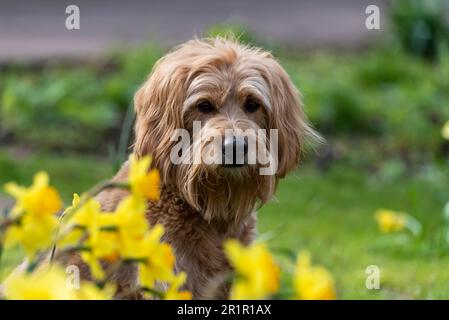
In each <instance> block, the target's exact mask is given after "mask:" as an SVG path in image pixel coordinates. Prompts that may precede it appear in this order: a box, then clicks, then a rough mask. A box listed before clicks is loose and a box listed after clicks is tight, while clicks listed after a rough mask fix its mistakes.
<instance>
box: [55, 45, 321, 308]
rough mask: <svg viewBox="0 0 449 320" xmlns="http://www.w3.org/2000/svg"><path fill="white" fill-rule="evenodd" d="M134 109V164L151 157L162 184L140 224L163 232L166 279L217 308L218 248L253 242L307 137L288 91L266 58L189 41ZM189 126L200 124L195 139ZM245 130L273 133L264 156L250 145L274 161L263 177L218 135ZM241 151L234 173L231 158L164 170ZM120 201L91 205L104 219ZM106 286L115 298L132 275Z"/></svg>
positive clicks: (296, 100) (115, 193)
mask: <svg viewBox="0 0 449 320" xmlns="http://www.w3.org/2000/svg"><path fill="white" fill-rule="evenodd" d="M134 105H135V110H136V113H137V120H136V125H135V143H134V150H133V151H134V153H135V154H136V155H137V157H141V156H143V155H147V154H150V155H152V157H153V162H152V165H153V166H154V167H155V168H157V169H158V170H159V171H160V173H161V178H162V188H161V198H160V200H159V201H158V202H157V203H149V205H148V212H147V217H148V220H149V222H150V223H151V224H156V223H161V224H162V225H164V227H165V234H164V236H163V240H164V241H166V242H168V243H169V244H170V245H171V246H172V247H173V250H174V253H175V256H176V266H175V269H176V271H185V272H186V273H187V282H186V284H185V289H187V290H190V291H191V292H192V293H193V298H195V299H200V298H226V297H227V293H228V292H227V285H226V283H225V282H226V281H224V279H226V275H227V273H228V272H229V270H230V266H229V265H228V263H227V261H226V258H225V256H224V253H223V249H222V243H223V241H224V240H226V239H229V238H236V239H238V240H240V241H241V242H242V243H244V244H249V243H250V242H251V241H252V240H253V239H254V236H255V234H256V212H255V210H256V208H257V207H258V206H261V205H263V204H264V203H266V202H267V201H268V200H270V199H271V198H272V197H273V195H274V192H275V190H276V186H277V184H278V180H279V179H280V178H282V177H284V176H285V175H286V174H287V173H288V172H289V171H291V170H292V169H294V168H295V166H296V165H297V164H298V162H299V160H300V155H301V152H302V150H303V146H304V141H305V140H306V139H307V138H309V137H312V138H313V137H316V135H315V133H314V131H313V130H312V129H311V127H310V126H309V125H308V122H307V120H306V117H305V115H304V113H303V110H302V105H301V100H300V97H299V94H298V91H297V90H296V89H295V87H294V85H293V84H292V82H291V80H290V79H289V77H288V75H287V73H286V72H285V71H284V69H283V68H282V67H281V66H280V65H279V63H278V62H277V61H276V60H275V59H274V58H273V56H272V55H271V54H270V53H268V52H265V51H263V50H261V49H258V48H252V47H249V46H245V45H241V44H239V43H238V42H236V41H235V40H229V39H222V38H217V39H209V40H192V41H188V42H186V43H184V44H182V45H180V46H178V47H176V48H175V49H174V50H172V51H171V52H169V53H168V54H166V55H165V56H164V57H162V58H161V59H160V60H159V61H158V62H157V63H156V65H155V66H154V69H153V71H152V73H151V74H150V76H149V77H148V79H147V80H146V82H145V83H144V84H143V85H142V87H141V88H140V89H139V90H138V91H137V93H136V94H135V97H134ZM195 122H199V123H201V126H200V128H199V132H197V133H195V132H194V131H195V130H194V123H195ZM179 129H183V130H185V131H186V132H188V133H189V134H190V136H192V141H190V144H188V146H187V148H186V149H181V150H178V149H176V145H177V144H178V141H177V140H176V139H173V134H174V132H175V131H176V130H179ZM247 129H253V130H258V129H264V130H270V129H274V130H275V131H276V132H277V136H276V142H277V144H274V147H275V148H276V150H269V149H270V148H271V149H273V143H272V142H273V141H270V140H271V136H265V137H259V136H258V137H257V139H259V140H260V141H262V143H261V144H260V143H259V147H260V146H261V145H262V149H264V150H263V151H270V152H272V151H275V155H276V158H277V159H275V160H276V163H275V168H276V170H275V171H274V172H272V173H271V174H261V173H260V168H261V164H260V162H259V161H256V162H255V163H249V161H247V155H246V153H248V150H247V146H246V144H247V140H245V139H243V140H239V139H238V138H239V136H238V134H234V136H233V137H231V140H229V135H226V134H225V132H227V130H233V132H242V131H248V130H247ZM238 130H240V131H238ZM214 135H219V136H221V137H222V138H223V139H222V140H221V141H222V142H221V144H220V143H219V144H217V143H215V144H214V145H213V146H212V148H209V149H208V148H198V149H196V148H195V147H197V146H202V147H206V146H208V145H209V144H210V143H211V138H212V137H213V136H214ZM253 136H254V135H253ZM247 138H248V137H246V139H247ZM229 141H230V142H229ZM239 141H240V142H239ZM260 141H259V142H260ZM242 144H243V145H245V146H244V148H243V154H244V157H243V161H242V162H241V163H236V160H237V159H236V158H237V157H236V156H233V157H232V159H231V161H230V163H224V164H216V163H212V164H205V163H204V162H201V161H199V162H195V161H183V162H181V163H177V164H175V163H173V150H177V152H175V153H176V154H178V155H179V156H180V157H181V158H182V159H184V158H183V157H186V154H189V153H190V154H191V153H192V152H193V153H195V152H196V153H199V152H206V151H205V150H209V151H210V150H211V149H212V151H214V152H215V154H221V153H224V151H225V150H226V148H227V147H228V146H229V145H230V146H231V149H233V150H234V151H236V150H235V149H237V147H238V146H239V145H242ZM196 150H200V151H196ZM127 175H128V164H127V163H125V164H124V165H123V167H122V168H121V169H120V171H119V172H118V173H117V175H116V176H115V177H114V178H113V180H114V181H124V180H126V178H127ZM126 195H127V194H126V191H124V190H118V189H112V190H107V191H104V192H102V193H101V194H100V195H99V196H98V200H99V201H100V203H101V205H102V208H103V210H107V211H112V210H114V209H115V207H116V206H117V204H118V203H119V202H120V201H121V199H123V198H124V197H125V196H126ZM63 260H64V261H63V262H64V263H66V264H76V265H79V266H80V267H81V270H82V273H84V275H85V276H88V268H87V267H86V266H84V265H83V263H82V262H81V260H80V259H79V257H78V256H76V255H74V256H70V257H65V258H64V259H63ZM115 277H117V280H118V282H119V284H120V289H122V291H126V290H127V289H130V288H131V289H132V288H133V287H135V285H136V270H135V269H133V268H131V267H124V268H122V269H121V270H118V272H117V273H116V274H115ZM161 289H164V286H163V284H161ZM132 297H136V296H132ZM137 297H138V296H137Z"/></svg>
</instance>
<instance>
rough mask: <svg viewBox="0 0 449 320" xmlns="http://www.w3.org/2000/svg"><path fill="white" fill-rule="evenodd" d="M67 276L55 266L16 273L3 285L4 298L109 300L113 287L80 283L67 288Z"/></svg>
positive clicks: (61, 269) (60, 268)
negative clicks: (101, 287)
mask: <svg viewBox="0 0 449 320" xmlns="http://www.w3.org/2000/svg"><path fill="white" fill-rule="evenodd" d="M66 279H67V275H66V273H65V272H64V270H63V268H62V267H60V266H57V265H54V266H52V267H51V268H46V269H43V270H38V271H36V272H34V273H17V274H15V275H13V276H11V277H10V278H8V280H7V281H6V283H5V298H6V299H9V300H80V299H81V300H105V299H111V298H112V296H113V294H114V287H113V286H111V285H106V286H105V288H104V289H98V288H97V287H96V286H95V285H94V284H92V283H87V282H82V283H81V284H80V287H79V288H78V289H77V288H75V287H73V288H72V287H69V286H68V285H67V281H66Z"/></svg>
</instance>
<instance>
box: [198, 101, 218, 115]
mask: <svg viewBox="0 0 449 320" xmlns="http://www.w3.org/2000/svg"><path fill="white" fill-rule="evenodd" d="M198 110H199V111H200V112H202V113H211V112H213V111H214V110H215V108H214V106H213V105H212V104H211V103H210V102H209V101H203V102H200V103H199V104H198Z"/></svg>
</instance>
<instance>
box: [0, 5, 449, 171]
mask: <svg viewBox="0 0 449 320" xmlns="http://www.w3.org/2000/svg"><path fill="white" fill-rule="evenodd" d="M401 3H403V2H401ZM229 34H235V35H236V37H237V38H239V39H240V41H242V42H244V43H252V44H259V45H262V46H264V47H265V48H266V47H267V46H268V47H270V44H267V43H266V42H265V44H263V43H262V41H261V40H260V39H259V38H258V37H257V36H256V35H254V34H253V33H251V32H250V31H248V29H247V28H246V27H245V26H244V25H242V24H236V25H233V26H231V27H229V26H227V25H215V26H212V27H211V28H210V30H209V31H208V32H207V35H209V36H216V35H222V36H226V35H229ZM448 48H449V47H447V46H446V47H445V46H440V48H439V53H440V54H439V55H438V57H437V58H436V59H435V60H434V61H432V62H429V61H427V60H426V59H421V58H420V57H419V56H414V55H409V54H408V53H407V52H406V51H404V50H402V49H400V48H397V47H395V46H390V45H388V44H387V45H385V46H383V47H381V48H376V49H374V50H371V51H367V52H361V53H357V54H350V53H347V54H339V55H335V54H331V53H316V54H314V55H303V56H301V55H298V54H296V55H292V52H291V51H288V50H286V49H285V48H280V47H275V46H273V47H272V51H273V52H274V55H275V56H276V57H277V58H279V59H280V61H281V64H282V65H283V66H285V68H286V69H287V71H288V73H289V74H290V76H291V78H292V79H293V81H294V83H295V84H296V85H297V86H298V88H300V91H301V93H302V95H303V100H304V104H305V108H306V113H307V114H308V116H309V117H310V119H311V121H312V123H313V124H314V125H315V126H316V127H317V129H318V131H320V132H321V133H322V134H323V135H324V136H325V137H326V138H327V140H328V142H329V143H330V145H331V148H333V149H335V150H331V151H330V152H329V154H330V155H331V158H335V157H336V158H345V157H350V161H352V162H353V163H359V164H363V163H364V164H366V163H368V164H369V165H371V164H373V163H374V164H376V163H380V162H382V160H385V159H390V158H394V159H397V160H398V161H403V162H405V163H406V164H410V163H422V162H428V161H429V160H430V161H434V160H439V159H443V158H445V157H447V156H448V150H449V146H448V145H447V142H444V141H443V140H442V139H441V137H440V129H441V126H442V125H443V123H444V122H445V121H446V120H447V119H449V105H448V104H449V49H448ZM163 53H164V50H163V49H162V48H161V47H160V46H157V45H149V46H147V47H144V48H140V49H135V50H132V51H128V52H116V53H113V54H111V56H110V57H109V58H108V59H106V61H105V62H104V63H103V64H101V65H98V64H85V65H82V66H73V65H44V66H42V67H39V68H34V69H32V68H26V67H15V66H13V67H9V68H7V69H6V70H5V71H4V72H3V75H2V78H1V80H0V102H1V105H0V139H1V137H2V135H3V137H9V139H12V140H13V141H14V142H18V143H21V144H23V143H25V144H27V145H30V146H33V147H36V148H47V149H72V150H73V149H75V150H79V149H90V150H95V151H101V150H103V151H106V150H109V153H110V155H111V156H112V157H113V158H114V159H113V160H114V162H116V163H120V162H121V158H123V154H124V153H125V152H126V148H124V147H123V146H124V145H126V144H127V142H128V141H127V140H129V135H128V133H129V131H130V128H131V124H132V117H130V116H129V113H128V116H125V115H126V111H127V110H129V107H130V105H132V97H133V94H134V92H135V91H136V90H137V88H138V86H139V85H140V84H141V83H142V82H143V81H144V79H145V77H146V76H147V74H148V73H149V71H150V70H151V68H152V66H153V65H154V63H155V62H156V61H157V59H158V58H159V57H160V56H162V54H163ZM124 119H125V120H124ZM124 123H125V125H124ZM122 126H123V127H124V128H125V131H126V132H125V133H124V132H123V130H122V132H121V134H120V128H122ZM119 136H120V138H119ZM118 140H120V141H121V142H120V146H119V148H118V150H116V148H115V147H113V148H111V144H112V145H114V146H115V145H116V143H117V141H118ZM0 141H1V140H0ZM108 141H110V144H109V145H108V143H105V142H108ZM335 141H339V143H335ZM356 141H357V143H356V144H354V142H356ZM355 145H357V148H354V146H355ZM124 150H125V152H124ZM376 166H378V165H377V164H376ZM378 169H380V170H382V168H378Z"/></svg>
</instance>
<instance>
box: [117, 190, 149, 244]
mask: <svg viewBox="0 0 449 320" xmlns="http://www.w3.org/2000/svg"><path fill="white" fill-rule="evenodd" d="M145 211H146V203H145V200H144V199H142V198H139V197H136V196H134V195H131V196H128V197H126V198H125V199H123V200H122V202H120V204H119V205H118V207H117V209H116V211H115V213H114V214H115V219H116V224H117V226H118V228H119V232H120V234H121V236H122V237H134V238H135V237H142V236H143V235H144V234H145V232H146V231H147V230H148V227H149V225H148V221H147V218H146V216H145Z"/></svg>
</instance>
